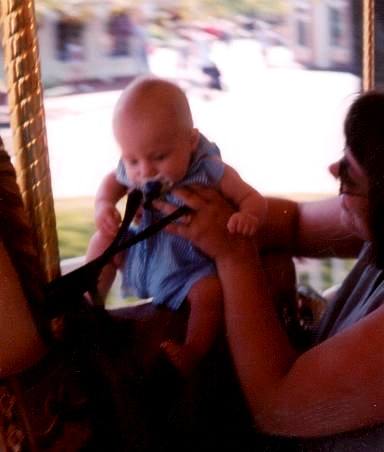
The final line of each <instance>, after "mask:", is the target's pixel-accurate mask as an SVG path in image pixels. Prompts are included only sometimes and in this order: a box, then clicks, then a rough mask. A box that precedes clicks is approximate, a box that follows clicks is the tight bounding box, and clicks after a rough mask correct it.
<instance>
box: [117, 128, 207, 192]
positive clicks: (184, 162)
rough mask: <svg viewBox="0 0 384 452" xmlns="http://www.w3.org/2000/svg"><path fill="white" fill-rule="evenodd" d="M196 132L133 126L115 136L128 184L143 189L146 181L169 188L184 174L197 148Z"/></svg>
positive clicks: (192, 130)
mask: <svg viewBox="0 0 384 452" xmlns="http://www.w3.org/2000/svg"><path fill="white" fill-rule="evenodd" d="M196 135H197V136H198V133H197V130H196V129H191V130H188V131H185V130H177V129H175V128H172V126H171V125H169V126H168V125H167V126H162V127H157V126H156V125H155V124H153V123H145V122H141V123H136V124H134V125H133V126H132V125H131V126H129V127H127V128H125V129H123V130H120V131H119V132H118V134H117V139H118V141H119V144H120V147H121V153H122V160H123V163H124V167H125V171H126V173H127V176H128V178H129V180H130V181H131V182H132V183H133V184H134V185H135V186H143V185H144V184H145V183H146V182H148V181H149V180H154V179H157V180H161V181H162V182H165V183H168V184H170V185H172V184H174V183H175V182H177V181H179V180H181V179H182V178H183V177H184V176H185V174H186V173H187V170H188V166H189V164H190V161H191V156H192V153H193V151H194V150H195V148H196V145H197V136H196Z"/></svg>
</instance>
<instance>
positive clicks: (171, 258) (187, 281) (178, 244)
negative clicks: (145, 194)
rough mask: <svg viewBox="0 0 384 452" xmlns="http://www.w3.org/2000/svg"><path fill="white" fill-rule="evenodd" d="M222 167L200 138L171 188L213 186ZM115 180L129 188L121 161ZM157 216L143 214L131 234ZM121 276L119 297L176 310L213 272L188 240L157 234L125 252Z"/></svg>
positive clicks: (171, 198)
mask: <svg viewBox="0 0 384 452" xmlns="http://www.w3.org/2000/svg"><path fill="white" fill-rule="evenodd" d="M224 166H225V165H224V162H223V161H222V160H221V158H220V151H219V149H218V147H217V146H216V145H215V144H214V143H211V142H209V141H208V140H207V139H206V138H205V137H204V136H203V135H200V141H199V145H198V148H197V151H196V153H195V154H194V156H193V159H192V162H191V165H190V167H189V170H188V173H187V174H186V176H185V177H184V178H183V179H182V180H181V181H179V182H178V183H177V184H175V186H185V185H191V184H202V185H209V186H217V185H218V183H219V181H220V180H221V178H222V177H223V173H224ZM116 178H117V180H118V181H119V182H120V183H121V184H123V185H125V186H127V187H130V186H131V184H130V182H129V180H128V178H127V175H126V173H125V169H124V166H123V164H122V162H121V161H120V162H119V165H118V168H117V170H116ZM164 198H165V200H166V201H168V202H170V203H173V204H176V205H179V206H180V205H182V203H181V202H180V200H177V198H175V197H174V196H172V195H171V194H167V193H166V194H165V195H164ZM161 216H162V214H161V213H159V212H156V211H155V210H152V209H149V210H144V212H143V217H142V219H141V222H140V225H139V226H138V227H137V228H136V229H135V231H137V232H138V231H140V230H142V229H145V228H146V227H147V226H149V225H150V224H152V223H153V222H154V221H157V220H158V219H159V218H160V217H161ZM121 272H122V286H121V292H122V296H123V297H126V296H129V295H135V296H138V297H140V298H151V297H152V298H153V303H154V304H157V305H162V304H165V305H166V306H167V307H169V308H171V309H173V310H177V309H178V308H179V307H180V306H181V304H182V303H183V301H184V300H185V298H186V296H187V295H188V293H189V291H190V289H191V287H192V286H193V284H194V283H195V282H197V281H198V280H200V279H201V278H204V277H206V276H209V275H214V274H216V268H215V265H214V263H213V262H212V261H211V260H210V259H208V258H207V257H206V256H204V255H203V254H202V253H201V252H200V251H199V250H198V249H197V248H195V247H194V246H193V245H192V244H191V243H190V242H189V241H188V240H185V239H183V238H181V237H178V236H175V235H171V234H168V233H166V232H164V231H160V232H159V233H157V234H155V235H154V236H152V237H150V238H149V239H147V240H144V241H142V242H139V243H138V244H136V245H134V246H133V247H132V248H130V249H129V250H128V251H127V253H126V256H125V258H124V262H123V264H122V267H121Z"/></svg>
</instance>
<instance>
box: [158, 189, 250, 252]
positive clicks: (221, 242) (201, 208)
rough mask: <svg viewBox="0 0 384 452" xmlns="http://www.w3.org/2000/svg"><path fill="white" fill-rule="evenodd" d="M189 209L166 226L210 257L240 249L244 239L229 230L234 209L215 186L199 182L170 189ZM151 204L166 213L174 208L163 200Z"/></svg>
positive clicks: (168, 229) (244, 241)
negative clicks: (202, 184) (202, 185)
mask: <svg viewBox="0 0 384 452" xmlns="http://www.w3.org/2000/svg"><path fill="white" fill-rule="evenodd" d="M172 194H174V195H175V196H177V197H178V198H179V199H180V200H181V201H183V203H184V204H185V205H187V206H188V207H190V208H191V209H192V212H191V213H190V214H188V215H185V216H184V217H182V219H181V220H180V221H179V222H178V223H172V224H170V225H168V226H167V231H168V232H170V233H173V234H177V235H180V236H181V237H184V238H185V239H188V240H191V241H192V242H193V243H194V244H195V245H196V246H197V247H198V248H200V249H201V250H202V251H203V252H204V253H205V254H207V255H208V256H210V257H211V258H212V259H217V258H220V257H221V256H223V255H225V254H228V253H233V252H234V251H240V249H242V248H243V245H244V244H245V243H248V242H247V239H246V238H244V237H242V236H241V235H239V234H231V233H230V232H229V231H228V228H227V223H228V219H229V218H230V217H231V215H232V214H233V213H234V209H233V208H232V207H231V206H230V204H229V203H228V202H227V201H225V200H224V198H223V197H222V196H221V195H220V194H219V193H218V192H217V191H216V190H214V189H212V188H206V187H201V186H194V187H183V188H177V189H174V190H173V191H172ZM154 206H155V207H156V208H157V209H159V210H161V211H162V212H163V213H165V214H169V213H171V212H173V211H174V210H176V207H175V206H172V205H170V204H168V203H165V202H163V201H156V202H154Z"/></svg>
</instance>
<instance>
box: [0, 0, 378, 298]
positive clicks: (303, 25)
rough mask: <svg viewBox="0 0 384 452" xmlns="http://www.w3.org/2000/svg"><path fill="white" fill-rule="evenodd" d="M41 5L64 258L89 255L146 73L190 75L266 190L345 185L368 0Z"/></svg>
mask: <svg viewBox="0 0 384 452" xmlns="http://www.w3.org/2000/svg"><path fill="white" fill-rule="evenodd" d="M377 3H379V2H377ZM35 6H36V19H37V24H38V36H39V46H40V57H41V68H42V78H43V84H44V97H45V110H46V119H47V134H48V147H49V156H50V165H51V175H52V183H53V194H54V198H55V206H56V212H57V221H58V228H59V240H60V253H61V257H62V258H72V257H75V256H81V255H83V254H84V251H85V249H86V245H87V241H88V239H89V236H90V234H91V233H92V231H93V197H94V195H95V192H96V190H97V187H98V185H99V182H100V180H101V178H102V177H103V175H104V174H105V173H106V172H108V171H109V170H111V169H113V168H114V167H115V165H116V163H117V159H118V151H117V147H116V144H115V142H114V139H113V136H112V131H111V115H112V109H113V106H114V104H115V102H116V100H117V98H118V96H119V94H120V91H121V89H122V88H123V87H125V86H126V85H127V84H128V83H129V82H130V81H131V80H133V78H134V77H136V76H137V75H139V74H145V73H154V74H156V75H159V76H163V77H167V78H169V79H171V80H174V81H176V82H177V83H179V84H180V85H181V86H182V87H183V88H184V89H185V91H186V93H187V96H188V98H189V100H190V103H191V107H192V111H193V115H194V119H195V124H196V127H198V128H199V129H200V130H201V131H202V132H203V133H204V134H205V135H206V136H207V137H208V138H209V139H210V140H211V141H215V142H216V143H217V144H218V146H219V147H220V149H221V151H222V156H223V159H224V160H225V161H226V162H227V163H229V164H231V165H232V166H233V167H235V168H236V169H237V170H238V171H239V173H240V174H241V175H242V177H243V178H244V179H245V180H247V181H248V182H249V183H250V184H251V185H253V186H254V187H256V188H257V189H258V190H259V191H261V192H262V193H263V194H266V195H279V196H288V197H293V198H296V199H312V198H317V197H322V196H325V195H330V194H336V193H337V183H336V182H335V181H334V180H333V179H332V177H331V176H330V175H329V174H328V169H327V168H328V165H329V164H330V163H331V162H333V161H334V160H336V159H338V158H339V157H340V155H341V152H342V149H343V135H342V125H343V118H344V114H345V112H346V110H347V108H348V106H349V105H350V103H351V102H352V101H353V99H354V96H355V95H356V93H357V92H358V91H359V90H360V87H361V46H360V41H361V0H178V1H176V0H140V1H138V0H137V1H135V0H35ZM379 8H380V7H379ZM378 13H380V14H382V8H381V12H378ZM378 33H381V30H380V29H378ZM383 60H384V58H383ZM379 69H380V67H379ZM379 72H380V71H379V70H378V74H379ZM1 88H2V92H3V95H2V96H1V97H2V103H3V105H2V106H1V108H2V110H1V130H0V132H1V134H2V136H4V137H5V140H6V144H7V147H8V149H9V150H10V151H12V142H11V139H10V134H11V132H10V130H9V124H8V119H7V105H6V95H5V94H4V93H5V91H6V89H5V82H3V86H2V87H1ZM298 265H299V266H300V265H302V264H301V263H299V264H298ZM347 265H349V264H348V263H347ZM307 267H308V264H306V268H307ZM328 267H332V270H329V269H328ZM316 268H317V267H316ZM324 268H325V270H324ZM344 273H345V265H344V263H342V264H340V263H336V264H335V265H334V264H332V265H330V264H329V262H327V264H326V266H325V267H324V266H323V267H322V269H321V270H318V269H317V270H316V271H315V272H309V273H308V272H307V271H306V270H305V271H304V270H303V272H302V276H301V277H302V279H303V280H308V279H312V282H314V285H315V287H318V288H319V289H322V288H323V287H325V286H327V285H329V284H330V283H333V282H334V281H338V280H339V279H340V277H342V276H343V274H344ZM324 275H325V276H324ZM335 275H336V276H335ZM324 281H325V282H324ZM320 286H321V287H320Z"/></svg>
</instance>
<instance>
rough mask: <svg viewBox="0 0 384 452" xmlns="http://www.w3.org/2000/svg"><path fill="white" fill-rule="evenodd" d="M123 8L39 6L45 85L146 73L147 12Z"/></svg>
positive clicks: (71, 1)
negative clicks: (145, 17) (145, 16)
mask: <svg viewBox="0 0 384 452" xmlns="http://www.w3.org/2000/svg"><path fill="white" fill-rule="evenodd" d="M124 3H125V5H126V2H120V4H119V3H118V2H117V1H116V0H115V1H106V0H103V1H100V0H77V1H75V0H67V1H65V2H61V3H60V2H57V5H55V6H52V5H51V6H45V4H44V3H41V4H39V2H36V6H37V22H38V37H39V46H40V57H41V66H42V78H43V81H44V84H46V85H47V86H52V85H57V84H61V83H66V82H73V83H75V82H80V81H82V80H95V79H96V80H100V79H101V80H110V79H115V78H120V77H129V76H131V75H136V74H140V73H143V72H147V70H148V65H147V51H148V40H147V36H146V27H145V25H146V24H145V22H144V15H143V13H142V8H141V7H140V9H138V8H130V9H128V8H127V7H126V6H124ZM142 3H143V4H144V2H142Z"/></svg>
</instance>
